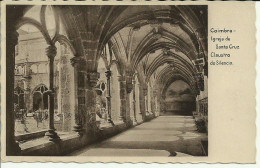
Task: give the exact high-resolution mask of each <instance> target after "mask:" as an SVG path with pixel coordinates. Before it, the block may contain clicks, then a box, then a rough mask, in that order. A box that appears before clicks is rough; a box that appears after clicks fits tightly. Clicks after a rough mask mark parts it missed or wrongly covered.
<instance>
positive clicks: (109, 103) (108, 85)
mask: <svg viewBox="0 0 260 168" xmlns="http://www.w3.org/2000/svg"><path fill="white" fill-rule="evenodd" d="M111 75H112V72H111V71H110V70H108V71H106V77H107V113H108V119H107V120H108V122H109V123H111V124H112V125H114V123H113V121H112V118H111V86H110V84H111V82H110V78H111Z"/></svg>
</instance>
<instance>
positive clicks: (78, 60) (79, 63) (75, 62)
mask: <svg viewBox="0 0 260 168" xmlns="http://www.w3.org/2000/svg"><path fill="white" fill-rule="evenodd" d="M70 63H71V65H72V66H73V67H74V68H80V67H84V66H85V65H86V60H85V59H84V58H83V57H81V56H74V57H73V58H71V59H70Z"/></svg>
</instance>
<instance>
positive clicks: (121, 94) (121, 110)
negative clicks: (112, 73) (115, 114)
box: [118, 76, 126, 122]
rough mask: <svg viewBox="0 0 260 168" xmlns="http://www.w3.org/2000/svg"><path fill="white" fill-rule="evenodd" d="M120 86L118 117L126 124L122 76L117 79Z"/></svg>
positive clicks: (124, 84)
mask: <svg viewBox="0 0 260 168" xmlns="http://www.w3.org/2000/svg"><path fill="white" fill-rule="evenodd" d="M118 81H119V85H120V101H121V105H120V116H119V119H120V120H123V121H124V122H126V81H125V77H124V76H119V77H118Z"/></svg>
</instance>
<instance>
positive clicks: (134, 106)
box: [132, 80, 137, 123]
mask: <svg viewBox="0 0 260 168" xmlns="http://www.w3.org/2000/svg"><path fill="white" fill-rule="evenodd" d="M135 84H136V83H135V80H133V102H132V103H133V108H134V109H133V110H134V122H136V123H137V119H136V96H135V94H136V93H135Z"/></svg>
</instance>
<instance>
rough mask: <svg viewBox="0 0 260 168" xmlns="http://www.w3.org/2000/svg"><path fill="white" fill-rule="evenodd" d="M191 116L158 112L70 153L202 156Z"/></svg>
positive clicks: (201, 134) (204, 136)
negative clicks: (112, 135) (159, 113)
mask: <svg viewBox="0 0 260 168" xmlns="http://www.w3.org/2000/svg"><path fill="white" fill-rule="evenodd" d="M202 139H203V140H205V139H207V136H206V135H205V134H203V133H198V132H197V131H196V126H195V124H194V119H193V118H192V117H191V116H160V117H158V118H156V119H154V120H152V121H150V122H145V123H143V124H141V125H138V126H136V127H134V128H132V129H129V130H127V131H125V132H123V133H120V134H118V135H116V136H114V137H112V138H110V139H107V140H105V141H103V142H100V143H96V144H93V145H91V146H88V147H86V148H83V149H80V150H78V151H75V152H73V153H71V154H70V156H204V152H203V150H202V146H201V140H202Z"/></svg>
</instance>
